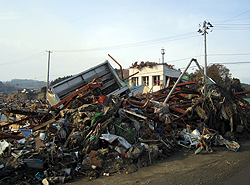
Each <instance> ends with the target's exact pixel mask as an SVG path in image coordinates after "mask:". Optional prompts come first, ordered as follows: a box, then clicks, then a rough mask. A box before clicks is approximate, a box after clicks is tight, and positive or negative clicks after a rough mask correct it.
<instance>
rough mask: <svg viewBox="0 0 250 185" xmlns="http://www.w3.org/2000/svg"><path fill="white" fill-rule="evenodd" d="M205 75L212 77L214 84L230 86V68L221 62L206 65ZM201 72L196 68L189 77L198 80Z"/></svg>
mask: <svg viewBox="0 0 250 185" xmlns="http://www.w3.org/2000/svg"><path fill="white" fill-rule="evenodd" d="M207 76H208V77H210V78H212V79H213V80H214V81H215V82H216V84H218V85H220V86H223V87H230V86H231V81H232V78H231V76H232V75H231V73H230V70H229V69H228V68H227V67H226V66H224V65H222V64H213V65H211V66H208V67H207ZM201 77H202V75H201V72H200V71H199V70H196V71H195V72H194V73H192V74H191V79H196V80H198V79H199V78H201Z"/></svg>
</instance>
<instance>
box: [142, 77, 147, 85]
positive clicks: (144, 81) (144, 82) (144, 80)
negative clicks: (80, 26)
mask: <svg viewBox="0 0 250 185" xmlns="http://www.w3.org/2000/svg"><path fill="white" fill-rule="evenodd" d="M142 84H146V85H147V86H148V85H149V77H148V76H143V77H142Z"/></svg>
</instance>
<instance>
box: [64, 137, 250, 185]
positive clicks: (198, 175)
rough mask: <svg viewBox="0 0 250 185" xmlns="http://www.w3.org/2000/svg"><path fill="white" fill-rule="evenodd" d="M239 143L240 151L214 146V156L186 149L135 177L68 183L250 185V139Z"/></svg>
mask: <svg viewBox="0 0 250 185" xmlns="http://www.w3.org/2000/svg"><path fill="white" fill-rule="evenodd" d="M239 144H240V145H241V148H240V149H239V150H238V151H237V152H233V151H230V150H228V149H227V148H226V147H225V146H221V147H214V148H213V149H214V151H213V153H200V154H197V155H195V154H193V152H191V151H188V150H186V149H185V150H182V151H180V152H179V153H177V154H174V155H172V156H169V157H168V158H167V159H165V160H162V161H157V162H156V163H155V164H152V165H151V166H149V167H144V168H141V169H140V170H139V171H137V172H134V173H131V174H128V173H126V172H125V173H122V174H117V173H116V174H113V175H111V176H108V177H106V176H102V177H99V178H97V179H92V180H90V179H89V178H87V177H85V178H78V179H75V180H74V181H71V182H68V183H67V184H70V185H80V184H87V185H99V184H103V185H111V184H136V185H142V184H157V185H159V184H162V185H163V184H169V185H171V184H172V185H173V184H178V185H181V184H183V185H184V184H185V185H186V184H206V185H207V184H208V185H210V184H213V185H215V184H227V185H228V184H229V185H230V184H236V183H237V184H241V185H244V184H250V180H249V175H250V140H247V141H246V140H244V141H239Z"/></svg>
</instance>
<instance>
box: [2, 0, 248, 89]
mask: <svg viewBox="0 0 250 185" xmlns="http://www.w3.org/2000/svg"><path fill="white" fill-rule="evenodd" d="M204 20H206V21H208V22H210V23H211V24H213V26H214V27H213V29H211V31H212V32H210V30H209V32H208V34H207V54H208V65H211V63H223V64H224V65H225V66H226V67H227V68H229V69H230V72H231V73H232V76H233V77H235V78H239V79H240V80H241V82H243V83H249V84H250V72H249V70H250V50H249V49H250V39H249V35H250V1H249V0H240V1H238V0H230V1H228V0H209V1H201V0H189V1H183V0H175V1H170V0H154V1H153V0H126V1H125V0H118V1H117V0H88V1H87V0H68V1H66V0H53V1H51V0H50V1H48V0H22V1H20V0H0V25H1V28H0V69H1V70H0V81H10V80H11V79H34V80H42V81H46V79H47V63H48V52H46V50H47V51H48V50H51V51H52V54H51V65H50V79H51V80H53V79H55V78H58V77H63V76H67V75H74V74H77V73H80V72H82V71H84V70H86V69H88V68H90V67H93V66H95V65H97V64H100V63H102V62H104V61H105V60H106V59H107V60H109V61H110V63H111V65H112V66H113V67H114V68H119V66H117V64H116V63H115V62H113V61H112V59H110V58H109V57H108V54H110V55H111V56H113V58H115V59H116V60H117V61H118V62H119V63H120V64H121V65H122V66H123V68H129V67H130V66H131V64H132V63H134V62H136V61H150V62H161V58H162V57H161V49H162V48H164V49H165V52H166V54H165V62H167V63H168V64H172V65H174V66H175V67H176V68H177V69H178V68H180V69H182V70H183V69H184V68H185V67H186V66H187V64H188V62H189V61H190V60H191V58H196V59H197V60H198V62H199V63H200V64H201V65H202V66H204V38H203V36H202V35H201V34H200V33H198V32H197V30H198V29H199V24H202V23H203V21H204ZM247 62H249V63H247ZM195 69H196V68H190V70H189V72H194V70H195Z"/></svg>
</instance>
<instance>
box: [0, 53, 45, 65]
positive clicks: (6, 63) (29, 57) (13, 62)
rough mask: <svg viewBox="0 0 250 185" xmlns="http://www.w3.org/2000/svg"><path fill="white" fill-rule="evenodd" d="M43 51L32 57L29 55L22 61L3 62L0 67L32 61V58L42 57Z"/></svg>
mask: <svg viewBox="0 0 250 185" xmlns="http://www.w3.org/2000/svg"><path fill="white" fill-rule="evenodd" d="M44 54H45V53H44V51H43V52H39V53H36V54H34V55H30V56H28V57H25V58H22V59H19V60H14V61H11V62H4V63H0V65H8V64H16V63H22V62H26V61H27V60H31V59H34V58H37V57H39V56H42V55H44Z"/></svg>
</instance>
